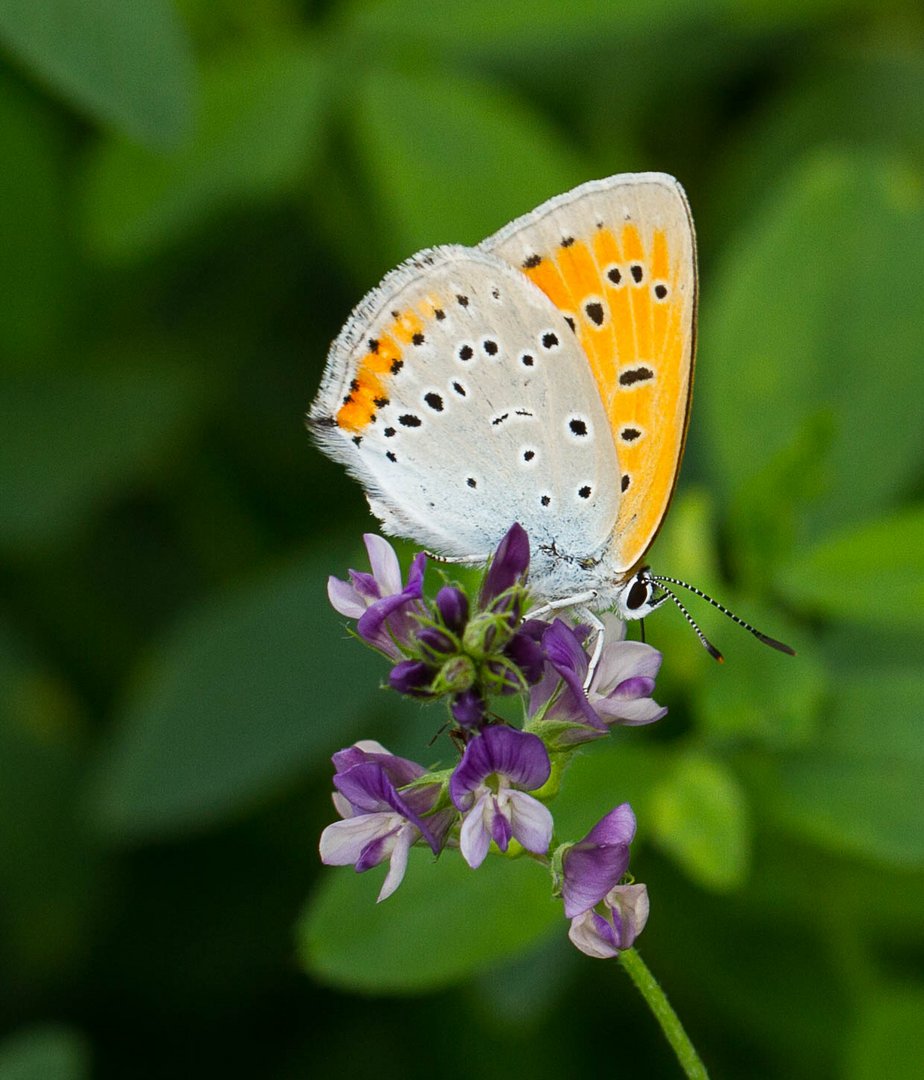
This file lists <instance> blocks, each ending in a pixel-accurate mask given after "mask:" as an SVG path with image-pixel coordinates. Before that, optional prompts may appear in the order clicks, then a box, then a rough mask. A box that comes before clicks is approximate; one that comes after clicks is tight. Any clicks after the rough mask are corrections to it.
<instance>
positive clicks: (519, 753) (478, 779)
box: [449, 725, 552, 810]
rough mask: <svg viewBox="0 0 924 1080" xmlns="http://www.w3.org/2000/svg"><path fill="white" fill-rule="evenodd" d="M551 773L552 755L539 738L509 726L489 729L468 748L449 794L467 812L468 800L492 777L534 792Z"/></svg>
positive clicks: (470, 743) (452, 780)
mask: <svg viewBox="0 0 924 1080" xmlns="http://www.w3.org/2000/svg"><path fill="white" fill-rule="evenodd" d="M551 771H552V766H551V762H550V761H549V753H548V751H547V750H546V748H545V746H544V744H543V742H542V740H541V739H540V738H538V737H537V736H536V735H531V734H529V733H528V732H524V731H517V730H516V729H514V728H510V727H506V726H500V725H498V726H494V727H488V728H485V729H484V731H483V732H482V733H481V734H480V735H478V736H476V737H475V738H474V739H472V740H471V741H470V742H469V744H468V746H466V748H465V753H464V755H463V756H462V760H461V761H460V762H459V764H458V765H457V766H456V769H455V771H454V772H453V774H452V777H451V778H450V781H449V794H450V797H451V798H452V801H453V802H454V803H455V805H456V806H457V807H459V809H460V810H463V809H465V801H466V796H467V795H468V794H469V793H470V792H472V791H474V790H475V788H477V787H478V786H479V784H481V783H482V782H483V781H484V780H485V779H486V778H487V777H488V776H490V775H491V774H492V773H498V774H500V775H501V776H504V777H506V778H507V779H508V780H509V781H510V782H511V783H513V784H515V785H516V786H517V787H520V788H525V789H526V790H527V791H533V790H535V789H536V788H539V787H542V785H543V784H544V783H545V782H546V780H548V778H549V774H550V773H551Z"/></svg>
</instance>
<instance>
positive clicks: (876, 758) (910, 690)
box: [762, 667, 924, 867]
mask: <svg viewBox="0 0 924 1080" xmlns="http://www.w3.org/2000/svg"><path fill="white" fill-rule="evenodd" d="M922 715H924V676H922V675H921V674H920V672H919V671H917V670H910V671H905V670H902V669H897V670H894V669H893V670H890V669H888V668H886V667H884V668H882V669H881V670H880V671H877V672H876V673H875V674H868V673H863V674H860V675H857V676H855V677H843V678H842V679H841V681H840V682H839V684H838V685H837V686H836V693H835V696H834V698H833V700H832V703H831V706H830V710H829V715H828V717H827V718H826V726H825V732H824V737H823V739H822V738H820V739H819V740H818V745H817V747H816V748H814V749H813V750H812V751H810V752H807V753H805V754H801V755H798V756H791V757H786V758H784V759H782V761H781V762H780V763H778V764H777V765H775V766H772V767H768V768H767V769H766V771H765V772H764V774H763V777H762V788H763V791H762V798H763V801H764V802H765V803H766V805H767V807H768V809H769V811H770V812H771V813H772V814H773V815H774V816H775V817H776V819H777V820H778V821H779V822H780V823H781V824H782V825H783V826H784V827H786V828H788V829H791V830H795V831H797V832H798V833H800V834H802V835H804V836H806V837H808V838H809V839H811V840H813V841H814V842H816V843H818V844H822V845H824V846H825V847H828V848H831V849H832V850H833V851H836V852H841V853H846V854H852V855H860V856H862V857H865V858H868V859H871V860H873V861H875V862H878V863H885V864H890V865H895V866H902V867H909V866H914V867H920V866H924V800H922V799H921V792H922V791H924V749H922V746H924V744H922V742H921V739H920V718H921V716H922Z"/></svg>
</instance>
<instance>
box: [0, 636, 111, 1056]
mask: <svg viewBox="0 0 924 1080" xmlns="http://www.w3.org/2000/svg"><path fill="white" fill-rule="evenodd" d="M87 749H88V746H87V739H86V732H85V731H84V725H83V717H82V716H81V715H80V712H79V710H78V708H77V704H76V702H75V700H74V699H73V696H72V695H71V693H70V692H69V689H68V687H67V686H66V685H65V684H64V683H63V682H62V681H61V680H60V678H58V677H57V676H56V675H55V673H54V672H52V671H50V670H49V669H48V667H47V666H46V665H45V664H43V663H42V662H41V660H40V659H39V658H37V657H35V656H33V655H32V652H31V650H30V648H29V647H28V645H27V643H26V642H25V641H24V640H23V638H22V636H21V635H20V633H19V632H17V630H16V629H15V628H14V627H12V626H9V625H7V624H6V623H5V622H3V621H0V896H2V897H3V903H2V905H0V936H2V938H3V940H4V971H5V975H6V978H7V979H8V980H10V981H11V982H13V983H15V984H16V985H17V986H18V988H19V991H20V992H21V993H29V994H34V993H36V992H37V990H38V989H39V988H41V987H44V986H45V985H46V984H48V983H50V984H52V985H57V984H59V983H60V980H61V978H62V975H63V974H64V972H66V971H68V970H69V968H70V966H71V965H73V964H74V962H75V960H77V959H79V958H82V953H83V950H84V949H85V948H86V946H87V939H88V937H89V935H90V931H91V922H92V917H93V916H94V915H95V913H96V912H95V904H96V900H97V898H98V893H97V889H96V888H95V885H96V877H97V873H98V870H99V865H98V864H99V860H98V858H97V857H96V851H95V845H94V844H93V843H92V841H91V838H90V837H89V836H88V835H87V830H86V829H85V828H84V821H83V819H82V817H81V815H80V814H78V813H77V806H78V804H79V799H80V792H81V785H82V783H83V778H84V770H85V768H86V760H87ZM0 1075H2V1076H4V1077H5V1075H6V1074H5V1073H4V1072H3V1069H2V1068H0Z"/></svg>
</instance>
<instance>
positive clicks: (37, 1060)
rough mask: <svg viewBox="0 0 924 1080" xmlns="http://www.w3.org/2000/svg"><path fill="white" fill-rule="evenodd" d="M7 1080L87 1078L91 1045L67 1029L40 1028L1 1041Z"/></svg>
mask: <svg viewBox="0 0 924 1080" xmlns="http://www.w3.org/2000/svg"><path fill="white" fill-rule="evenodd" d="M0 1076H3V1078H4V1080H85V1078H87V1077H89V1076H90V1061H89V1055H88V1053H87V1048H86V1046H85V1045H84V1041H83V1040H82V1039H81V1038H80V1036H79V1035H76V1034H74V1033H73V1032H71V1031H68V1030H67V1029H66V1028H57V1027H51V1026H48V1027H36V1028H31V1029H30V1030H28V1031H23V1032H21V1033H19V1034H17V1035H14V1036H11V1037H10V1038H8V1039H7V1040H6V1041H5V1042H2V1043H0Z"/></svg>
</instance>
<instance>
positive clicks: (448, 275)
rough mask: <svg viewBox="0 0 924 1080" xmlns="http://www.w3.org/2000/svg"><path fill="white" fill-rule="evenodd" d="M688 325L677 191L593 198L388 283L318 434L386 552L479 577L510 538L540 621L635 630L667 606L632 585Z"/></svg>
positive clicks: (562, 200)
mask: <svg viewBox="0 0 924 1080" xmlns="http://www.w3.org/2000/svg"><path fill="white" fill-rule="evenodd" d="M695 309H696V253H695V240H694V234H693V226H692V220H691V218H690V213H689V209H688V206H687V202H686V198H685V196H684V194H683V191H682V189H681V188H680V185H679V184H678V183H677V181H676V180H674V179H673V178H672V177H669V176H666V175H665V174H661V173H641V174H624V175H621V176H614V177H610V178H608V179H606V180H600V181H593V182H591V183H588V184H584V185H582V186H581V187H579V188H576V189H575V190H574V191H571V192H568V193H566V194H564V195H560V196H557V197H556V198H554V199H551V200H549V201H548V202H547V203H544V204H543V205H542V206H540V207H538V208H537V209H536V210H534V211H532V212H531V213H529V214H527V215H525V216H524V217H522V218H519V219H517V220H516V221H514V222H512V223H511V224H510V225H508V226H506V227H505V228H503V229H501V230H500V231H499V232H498V233H496V234H495V235H493V236H491V237H489V238H488V239H487V240H485V241H483V242H482V244H480V245H478V247H475V248H466V247H460V246H444V247H436V248H432V249H429V250H427V251H423V252H420V253H419V254H418V255H415V256H413V257H412V258H411V259H409V260H407V261H406V262H405V263H403V264H402V265H401V266H400V267H398V268H397V269H396V270H394V271H392V272H391V273H390V274H388V275H387V276H386V277H385V279H384V280H383V281H382V283H381V284H380V285H379V286H378V287H377V288H376V289H373V290H372V292H370V293H369V294H368V295H367V296H366V298H365V299H364V300H363V301H362V302H361V303H360V304H359V305H358V306H357V308H356V309H355V310H354V312H353V314H352V316H351V317H350V319H349V321H348V322H347V324H346V326H345V327H344V329H343V331H342V332H341V334H340V335H339V336H338V338H337V339H336V340H335V341H334V343H333V345H332V346H331V350H330V354H329V357H328V363H327V368H326V370H325V374H324V379H323V382H322V385H321V389H320V391H319V394H318V396H317V399H316V400H315V402H314V404H313V405H312V407H311V410H310V412H309V426H310V427H311V429H312V431H313V433H314V434H315V437H316V439H317V440H318V442H319V444H320V445H321V448H322V449H323V450H324V451H325V452H326V453H328V454H329V455H330V456H331V457H333V458H335V459H336V460H338V461H342V462H343V463H344V464H345V465H346V466H347V468H348V470H349V471H350V472H351V473H352V474H353V475H354V476H356V477H357V479H358V480H359V481H360V483H361V484H362V485H363V487H364V489H365V491H366V495H367V498H368V501H369V505H370V508H371V509H372V511H373V513H374V514H375V515H376V516H377V517H378V518H379V519H380V520H381V522H382V525H383V527H384V528H385V530H386V531H387V532H390V533H393V534H396V535H400V536H405V537H409V538H411V539H413V540H415V541H417V542H418V543H420V544H422V545H423V546H425V547H427V548H428V549H431V550H433V551H434V552H436V553H438V554H440V555H442V556H445V557H447V558H454V559H465V560H473V561H475V560H478V559H485V558H487V556H488V555H489V554H490V553H491V552H492V551H493V550H494V548H495V547H496V545H497V543H498V541H499V540H500V538H501V537H502V536H503V535H504V533H505V532H506V531H507V529H508V528H509V526H510V525H511V523H512V522H514V521H518V522H520V524H521V525H523V527H524V528H525V529H526V531H527V533H528V534H529V537H530V541H531V549H532V557H531V564H530V586H531V589H532V591H533V592H534V594H535V595H536V596H537V597H538V598H540V600H541V601H545V602H546V603H549V604H555V605H556V606H558V605H562V606H564V604H566V603H568V602H569V601H572V600H573V601H575V602H577V601H580V602H581V603H583V604H586V605H587V606H589V607H592V608H599V609H604V608H608V607H613V606H615V607H616V609H617V610H618V611H619V613H620V614H621V615H622V616H623V617H624V618H632V617H638V616H640V615H643V614H645V613H646V612H647V611H648V610H650V609H651V607H653V606H656V604H657V603H659V602H660V600H655V599H654V587H653V585H652V584H651V582H650V581H649V580H648V579H647V576H646V572H645V571H644V570H640V567H641V564H642V561H643V559H644V556H645V553H646V552H647V550H648V548H649V547H650V545H651V543H652V541H653V540H654V537H655V535H656V533H657V531H658V528H659V527H660V524H661V522H662V520H663V518H664V515H665V513H666V511H667V507H668V504H669V501H670V498H671V494H672V492H673V489H674V485H675V483H676V477H677V471H678V469H679V465H680V459H681V456H682V453H683V444H684V439H685V435H686V428H687V419H688V415H689V406H690V396H691V391H692V377H693V356H694V327H695Z"/></svg>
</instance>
